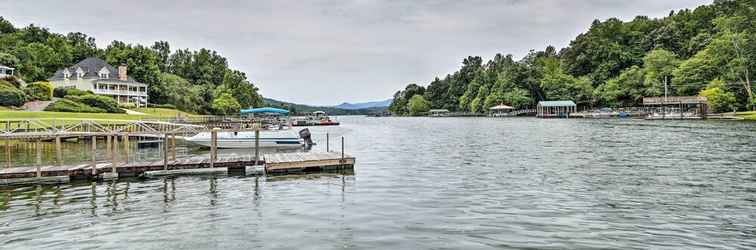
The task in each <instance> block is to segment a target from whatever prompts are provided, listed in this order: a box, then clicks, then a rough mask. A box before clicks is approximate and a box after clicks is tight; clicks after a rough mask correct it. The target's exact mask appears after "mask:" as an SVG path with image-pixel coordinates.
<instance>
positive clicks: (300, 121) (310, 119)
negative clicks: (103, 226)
mask: <svg viewBox="0 0 756 250" xmlns="http://www.w3.org/2000/svg"><path fill="white" fill-rule="evenodd" d="M291 125H292V126H299V127H301V126H337V125H339V122H337V121H334V120H331V118H330V117H328V115H327V114H326V112H324V111H315V112H313V113H312V114H309V115H307V116H305V117H299V118H296V119H294V121H292V123H291Z"/></svg>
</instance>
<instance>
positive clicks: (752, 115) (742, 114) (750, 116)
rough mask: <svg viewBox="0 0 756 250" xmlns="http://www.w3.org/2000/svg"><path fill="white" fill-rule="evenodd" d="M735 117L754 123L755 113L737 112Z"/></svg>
mask: <svg viewBox="0 0 756 250" xmlns="http://www.w3.org/2000/svg"><path fill="white" fill-rule="evenodd" d="M737 116H739V117H743V119H746V120H750V121H756V111H750V112H738V114H737Z"/></svg>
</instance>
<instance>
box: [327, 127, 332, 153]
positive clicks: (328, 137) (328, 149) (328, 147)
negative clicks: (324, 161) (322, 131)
mask: <svg viewBox="0 0 756 250" xmlns="http://www.w3.org/2000/svg"><path fill="white" fill-rule="evenodd" d="M329 140H330V135H329V134H328V132H326V152H331V149H330V143H329Z"/></svg>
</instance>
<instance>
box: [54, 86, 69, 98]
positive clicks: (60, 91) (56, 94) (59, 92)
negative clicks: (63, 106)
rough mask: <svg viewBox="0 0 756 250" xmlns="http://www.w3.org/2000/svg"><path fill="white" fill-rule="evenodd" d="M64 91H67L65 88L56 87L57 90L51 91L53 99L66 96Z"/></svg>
mask: <svg viewBox="0 0 756 250" xmlns="http://www.w3.org/2000/svg"><path fill="white" fill-rule="evenodd" d="M66 90H68V89H67V88H61V87H57V88H55V89H53V97H57V98H63V97H66V95H67V93H66Z"/></svg>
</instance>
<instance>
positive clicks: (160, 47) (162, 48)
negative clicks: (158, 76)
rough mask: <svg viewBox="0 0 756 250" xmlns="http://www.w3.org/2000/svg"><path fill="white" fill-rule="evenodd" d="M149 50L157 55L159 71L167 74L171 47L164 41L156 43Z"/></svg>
mask: <svg viewBox="0 0 756 250" xmlns="http://www.w3.org/2000/svg"><path fill="white" fill-rule="evenodd" d="M151 49H152V50H153V51H155V54H157V58H158V68H160V71H161V72H168V65H169V62H168V58H169V57H170V55H171V45H169V44H168V42H166V41H158V42H155V44H153V45H152V47H151Z"/></svg>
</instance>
